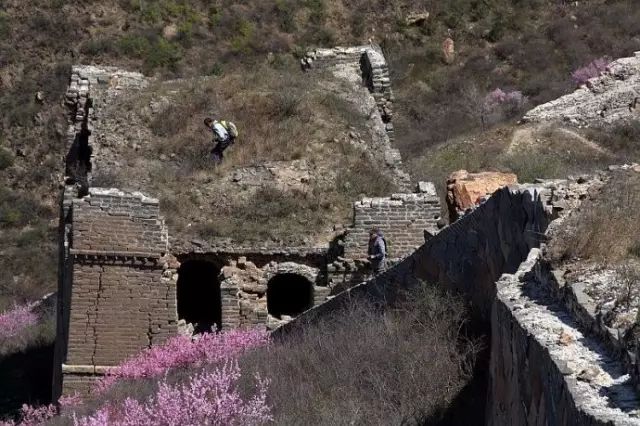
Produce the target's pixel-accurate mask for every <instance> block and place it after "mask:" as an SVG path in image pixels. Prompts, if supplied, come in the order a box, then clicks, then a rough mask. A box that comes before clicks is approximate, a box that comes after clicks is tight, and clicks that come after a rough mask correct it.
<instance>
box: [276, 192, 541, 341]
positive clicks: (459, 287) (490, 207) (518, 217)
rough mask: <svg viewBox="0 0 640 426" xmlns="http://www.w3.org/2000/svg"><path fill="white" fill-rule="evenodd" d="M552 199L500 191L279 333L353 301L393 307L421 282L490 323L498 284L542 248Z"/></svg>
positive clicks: (315, 319) (535, 193)
mask: <svg viewBox="0 0 640 426" xmlns="http://www.w3.org/2000/svg"><path fill="white" fill-rule="evenodd" d="M540 191H542V195H543V197H541V192H540ZM550 196H551V195H550V194H549V192H548V191H547V190H545V188H522V189H519V190H510V189H508V188H504V189H501V190H499V191H497V192H496V193H494V194H493V196H491V198H489V199H488V200H487V201H486V202H485V203H484V204H482V205H480V206H479V207H478V208H477V209H476V210H474V211H473V212H471V213H470V214H468V215H466V216H464V217H462V218H461V219H460V220H458V221H457V222H455V223H454V224H452V225H450V226H448V227H446V228H444V229H443V230H441V231H440V232H439V233H438V234H437V235H435V236H434V237H433V238H431V239H430V240H429V241H427V242H426V243H424V244H423V245H422V246H421V247H420V248H419V249H418V250H416V251H415V252H413V253H412V254H411V255H410V256H408V257H406V258H405V259H404V260H402V261H400V262H399V263H398V264H397V265H395V266H394V267H392V268H389V269H388V270H387V271H386V272H384V273H382V274H380V275H378V276H376V277H375V278H373V279H371V280H369V281H366V282H363V283H361V284H358V285H356V286H353V287H351V288H349V289H348V290H346V291H344V292H342V293H340V294H338V295H337V296H335V297H334V298H332V299H331V300H329V301H328V302H327V303H324V304H322V305H320V306H317V307H315V308H314V309H311V310H310V311H308V312H306V313H305V314H304V315H301V316H300V317H298V318H296V319H295V320H294V321H292V322H291V323H290V324H287V325H286V326H285V327H283V328H281V330H280V331H279V332H280V333H286V332H287V331H288V330H290V329H292V328H295V327H296V326H298V325H300V324H304V323H307V322H309V321H317V320H320V319H321V318H322V317H324V316H325V315H331V314H332V312H334V311H335V310H336V309H339V308H340V307H341V306H342V305H344V304H345V303H349V302H350V301H351V300H353V298H359V297H364V298H370V299H373V300H374V301H378V302H379V301H380V300H383V301H391V300H393V299H394V298H395V296H396V294H397V292H398V291H402V290H403V289H406V288H411V287H413V286H415V285H418V284H420V283H421V282H432V283H439V284H440V285H442V286H444V287H446V288H448V289H450V290H453V291H456V292H459V293H461V294H463V295H465V296H466V297H467V299H468V300H469V301H470V302H471V303H472V306H473V308H474V313H475V314H476V315H477V316H478V317H479V318H481V319H482V320H484V321H485V322H488V321H489V318H490V315H491V307H492V305H493V301H494V299H495V295H496V286H495V282H496V280H498V278H500V276H501V275H502V274H503V273H505V272H515V271H516V270H517V269H518V267H519V266H520V264H521V263H522V261H523V260H524V259H525V258H526V256H527V254H528V253H529V251H530V250H531V249H532V248H533V247H537V246H539V243H540V240H541V235H542V234H543V233H544V232H545V230H546V228H547V225H548V223H549V214H548V213H549V211H550V208H549V206H547V205H546V204H547V203H548V200H549V199H550ZM390 245H391V243H390Z"/></svg>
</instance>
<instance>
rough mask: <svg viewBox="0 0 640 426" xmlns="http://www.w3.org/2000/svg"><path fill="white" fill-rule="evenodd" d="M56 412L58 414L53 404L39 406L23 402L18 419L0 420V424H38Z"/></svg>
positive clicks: (14, 425) (33, 425) (23, 425)
mask: <svg viewBox="0 0 640 426" xmlns="http://www.w3.org/2000/svg"><path fill="white" fill-rule="evenodd" d="M56 414H58V409H57V407H56V406H55V405H53V404H50V405H43V406H41V407H32V406H30V405H26V404H25V405H23V406H22V409H21V410H20V421H18V422H14V421H0V426H38V425H42V424H44V423H45V422H46V421H47V420H49V419H51V418H53V417H54V416H55V415H56Z"/></svg>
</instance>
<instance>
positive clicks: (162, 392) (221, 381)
mask: <svg viewBox="0 0 640 426" xmlns="http://www.w3.org/2000/svg"><path fill="white" fill-rule="evenodd" d="M240 377H241V374H240V368H239V367H238V364H237V363H236V362H233V361H231V362H227V363H226V364H225V365H224V366H223V367H220V368H217V369H215V370H214V371H210V372H203V373H200V374H196V375H194V376H193V377H192V378H191V379H190V380H189V381H188V382H187V383H184V384H177V385H170V384H168V383H167V382H166V380H165V381H163V382H161V383H160V387H159V389H158V391H157V393H156V394H155V395H153V396H151V397H149V398H148V399H147V400H146V401H144V402H139V401H136V400H134V399H131V398H127V399H126V400H125V401H124V402H122V403H120V404H116V405H113V404H108V405H105V406H104V407H102V408H101V409H99V410H98V411H97V412H95V413H94V414H93V415H91V416H86V417H81V418H77V417H76V416H75V415H74V416H73V417H74V418H73V420H74V424H75V425H76V426H102V425H107V424H108V425H116V426H119V425H122V426H143V425H159V426H164V425H166V426H175V425H260V424H264V423H267V422H270V421H272V420H273V417H272V415H271V408H270V407H269V406H268V405H267V403H266V398H267V387H268V383H267V381H265V380H260V378H259V377H257V378H256V380H257V385H256V394H255V395H254V396H252V397H251V398H249V399H246V400H245V399H243V398H242V397H241V395H240V394H239V392H238V386H237V382H238V380H239V379H240Z"/></svg>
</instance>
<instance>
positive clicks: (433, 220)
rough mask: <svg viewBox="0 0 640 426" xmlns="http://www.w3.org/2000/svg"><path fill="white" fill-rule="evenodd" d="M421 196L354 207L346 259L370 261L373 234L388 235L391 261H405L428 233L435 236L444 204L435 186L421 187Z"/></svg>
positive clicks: (394, 197)
mask: <svg viewBox="0 0 640 426" xmlns="http://www.w3.org/2000/svg"><path fill="white" fill-rule="evenodd" d="M419 186H420V187H421V188H422V191H421V192H417V193H414V194H394V195H392V196H391V197H387V198H364V199H363V200H361V201H359V202H356V203H355V204H354V223H353V228H352V229H350V230H349V234H348V236H347V238H346V240H345V253H344V257H345V258H348V259H361V258H366V257H367V248H368V243H369V231H370V230H371V229H372V228H374V227H375V228H380V230H381V231H382V232H383V233H384V234H385V239H386V240H387V243H388V245H389V253H390V256H389V257H391V258H396V259H397V258H402V257H405V256H407V255H409V254H411V253H412V252H413V251H415V250H416V249H417V248H418V247H420V246H421V245H422V244H424V242H425V231H427V232H428V233H429V234H435V233H436V232H437V230H438V225H437V223H438V221H439V220H440V214H441V213H440V200H439V198H438V196H437V194H436V191H435V187H434V186H433V185H432V184H426V183H421V185H419Z"/></svg>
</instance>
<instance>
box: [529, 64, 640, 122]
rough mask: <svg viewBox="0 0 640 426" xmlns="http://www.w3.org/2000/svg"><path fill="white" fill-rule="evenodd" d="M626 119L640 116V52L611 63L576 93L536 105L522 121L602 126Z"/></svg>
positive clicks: (639, 117)
mask: <svg viewBox="0 0 640 426" xmlns="http://www.w3.org/2000/svg"><path fill="white" fill-rule="evenodd" d="M625 119H640V52H636V53H635V55H634V56H632V57H630V58H622V59H618V60H616V61H614V62H612V63H611V64H609V66H608V69H607V71H605V72H604V73H603V74H602V75H600V76H599V77H595V78H592V79H590V80H589V81H588V82H587V84H585V85H583V86H582V87H580V88H579V89H578V90H576V91H575V92H573V93H571V94H569V95H566V96H563V97H561V98H558V99H556V100H554V101H551V102H548V103H546V104H542V105H539V106H537V107H536V108H534V109H532V110H531V111H529V112H528V113H527V114H526V115H525V116H524V118H523V121H524V122H546V121H562V122H566V123H569V124H572V125H576V126H602V125H608V124H612V123H615V122H617V121H619V120H625Z"/></svg>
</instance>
